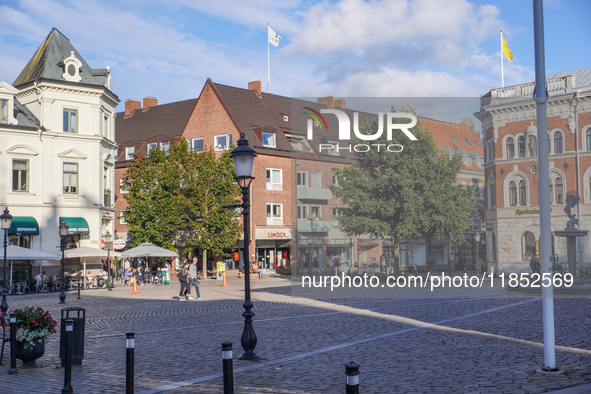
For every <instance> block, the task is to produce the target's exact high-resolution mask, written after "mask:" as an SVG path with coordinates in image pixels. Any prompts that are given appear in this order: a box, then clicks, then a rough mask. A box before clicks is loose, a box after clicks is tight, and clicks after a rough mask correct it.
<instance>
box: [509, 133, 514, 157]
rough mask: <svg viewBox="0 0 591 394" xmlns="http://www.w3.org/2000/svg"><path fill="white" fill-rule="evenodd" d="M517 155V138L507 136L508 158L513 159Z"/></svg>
mask: <svg viewBox="0 0 591 394" xmlns="http://www.w3.org/2000/svg"><path fill="white" fill-rule="evenodd" d="M514 157H515V140H513V137H509V138H507V159H513V158H514Z"/></svg>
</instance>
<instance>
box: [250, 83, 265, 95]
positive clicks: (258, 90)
mask: <svg viewBox="0 0 591 394" xmlns="http://www.w3.org/2000/svg"><path fill="white" fill-rule="evenodd" d="M248 90H253V91H254V92H255V93H256V94H257V96H258V97H259V98H260V97H263V95H262V94H261V81H252V82H249V83H248Z"/></svg>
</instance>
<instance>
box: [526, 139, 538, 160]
mask: <svg viewBox="0 0 591 394" xmlns="http://www.w3.org/2000/svg"><path fill="white" fill-rule="evenodd" d="M527 155H528V156H529V157H536V156H538V139H537V138H536V136H535V135H528V136H527Z"/></svg>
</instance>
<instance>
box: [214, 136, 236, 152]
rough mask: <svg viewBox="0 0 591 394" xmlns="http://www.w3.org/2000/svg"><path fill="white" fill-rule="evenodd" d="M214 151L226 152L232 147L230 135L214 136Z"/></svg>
mask: <svg viewBox="0 0 591 394" xmlns="http://www.w3.org/2000/svg"><path fill="white" fill-rule="evenodd" d="M213 145H214V146H215V150H216V151H217V150H228V149H230V145H232V134H222V135H216V136H215V137H214V144H213Z"/></svg>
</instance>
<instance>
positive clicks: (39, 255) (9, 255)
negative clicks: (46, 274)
mask: <svg viewBox="0 0 591 394" xmlns="http://www.w3.org/2000/svg"><path fill="white" fill-rule="evenodd" d="M59 259H60V256H58V255H55V254H51V253H45V252H41V251H40V250H33V249H27V248H22V247H20V246H16V245H8V246H7V247H6V260H10V283H12V267H13V260H59ZM39 270H41V263H39Z"/></svg>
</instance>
